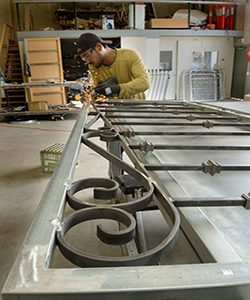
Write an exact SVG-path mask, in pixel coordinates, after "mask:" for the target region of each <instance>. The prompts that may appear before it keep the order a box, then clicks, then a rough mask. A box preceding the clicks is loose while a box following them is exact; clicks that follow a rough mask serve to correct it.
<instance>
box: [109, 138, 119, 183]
mask: <svg viewBox="0 0 250 300" xmlns="http://www.w3.org/2000/svg"><path fill="white" fill-rule="evenodd" d="M107 148H108V151H109V152H110V153H112V154H114V155H115V156H117V157H118V158H121V155H122V154H121V153H122V150H121V145H120V143H119V142H118V141H116V142H112V143H111V142H110V143H107ZM119 175H121V169H120V168H119V167H117V166H116V165H115V164H112V163H111V162H109V177H110V178H112V179H114V178H115V177H117V176H119Z"/></svg>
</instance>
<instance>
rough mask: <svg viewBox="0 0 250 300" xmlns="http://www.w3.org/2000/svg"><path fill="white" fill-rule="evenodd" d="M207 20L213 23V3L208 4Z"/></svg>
mask: <svg viewBox="0 0 250 300" xmlns="http://www.w3.org/2000/svg"><path fill="white" fill-rule="evenodd" d="M208 22H209V24H212V23H213V5H209V15H208Z"/></svg>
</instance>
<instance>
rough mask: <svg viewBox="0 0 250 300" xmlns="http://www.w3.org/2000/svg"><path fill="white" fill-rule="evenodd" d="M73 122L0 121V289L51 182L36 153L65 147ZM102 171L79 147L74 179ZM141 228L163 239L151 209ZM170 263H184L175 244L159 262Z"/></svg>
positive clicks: (104, 164) (103, 166)
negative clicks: (43, 170)
mask: <svg viewBox="0 0 250 300" xmlns="http://www.w3.org/2000/svg"><path fill="white" fill-rule="evenodd" d="M76 119H77V115H67V116H66V117H65V119H64V120H63V121H62V120H60V121H52V120H50V119H47V120H39V121H38V122H30V123H27V122H26V123H25V122H15V123H13V122H12V123H8V122H7V121H6V120H5V119H0V140H1V149H0V162H1V167H0V178H1V180H0V239H1V240H0V268H1V272H0V290H2V288H3V285H4V282H5V281H6V278H7V276H8V273H9V271H10V269H11V267H12V266H13V264H14V261H15V258H16V256H17V254H18V252H19V250H20V248H21V245H22V242H23V240H24V238H25V235H26V233H27V231H28V229H29V226H30V223H31V221H32V218H33V216H34V213H35V211H36V209H37V206H38V203H39V201H40V199H41V197H42V195H43V192H44V190H45V188H46V185H47V184H48V182H49V180H50V178H51V174H50V173H44V172H42V168H41V161H40V150H42V149H43V148H46V147H47V146H49V145H51V144H54V143H64V144H66V142H67V139H68V137H69V135H70V132H71V130H72V128H73V126H74V124H75V121H76ZM107 170H108V163H107V162H106V161H103V160H102V159H99V157H98V155H97V154H95V153H93V152H92V151H91V150H90V149H87V148H85V147H82V149H81V153H80V163H79V167H78V168H76V172H75V178H74V180H77V179H80V178H84V177H85V178H86V177H95V176H98V177H100V176H103V177H107ZM149 214H150V217H149ZM156 229H157V231H156ZM145 230H146V231H147V232H148V234H149V235H151V236H152V237H153V239H152V240H153V243H154V244H155V243H156V244H157V241H161V240H162V239H163V238H164V237H165V234H166V232H167V230H168V228H167V227H166V225H165V221H164V220H163V219H161V216H159V213H158V212H157V211H155V212H149V213H148V215H147V225H146V227H145ZM149 247H150V246H149ZM58 261H59V262H60V259H58ZM175 263H186V260H185V258H183V256H182V253H181V251H180V250H179V248H178V246H175V247H174V249H173V250H172V252H171V253H170V254H169V255H168V257H167V258H166V259H165V261H164V264H175ZM62 267H64V266H62ZM65 267H70V266H65ZM0 299H2V298H1V296H0Z"/></svg>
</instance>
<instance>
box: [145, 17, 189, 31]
mask: <svg viewBox="0 0 250 300" xmlns="http://www.w3.org/2000/svg"><path fill="white" fill-rule="evenodd" d="M145 27H146V29H151V28H153V29H156V28H164V29H166V28H188V19H151V20H149V21H148V22H147V23H146V25H145Z"/></svg>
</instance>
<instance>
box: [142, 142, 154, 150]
mask: <svg viewBox="0 0 250 300" xmlns="http://www.w3.org/2000/svg"><path fill="white" fill-rule="evenodd" d="M139 146H140V151H143V152H146V153H148V152H152V151H154V145H153V144H152V143H149V142H147V141H145V142H144V143H140V144H139Z"/></svg>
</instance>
